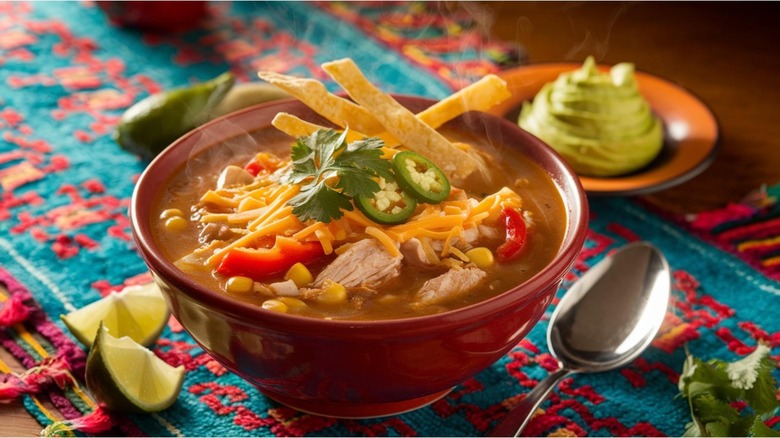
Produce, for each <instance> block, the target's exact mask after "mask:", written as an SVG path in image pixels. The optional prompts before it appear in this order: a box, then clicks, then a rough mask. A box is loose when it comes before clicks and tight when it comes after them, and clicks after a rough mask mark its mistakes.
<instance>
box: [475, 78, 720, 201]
mask: <svg viewBox="0 0 780 438" xmlns="http://www.w3.org/2000/svg"><path fill="white" fill-rule="evenodd" d="M580 66H581V64H576V63H556V64H536V65H528V66H523V67H517V68H515V69H512V70H507V71H505V72H503V73H501V74H500V76H501V77H503V78H504V79H505V80H506V81H507V83H508V86H509V89H510V91H511V92H512V97H510V98H509V99H508V100H507V101H505V102H503V103H502V104H501V105H498V106H496V107H495V108H493V109H492V110H490V111H489V112H491V113H493V114H496V115H499V116H502V117H506V118H508V119H510V120H512V121H513V122H517V116H518V114H519V113H520V106H521V105H522V103H523V102H524V101H527V100H531V99H533V97H534V96H535V95H536V93H537V92H538V91H539V90H540V89H541V88H542V86H543V85H544V84H546V83H547V82H550V81H554V80H555V79H556V78H557V77H558V76H559V75H560V74H561V73H563V72H567V71H571V70H574V69H577V68H579V67H580ZM600 68H602V69H608V68H609V67H608V66H600ZM636 79H637V82H638V83H639V90H640V92H641V93H642V94H643V95H644V96H645V98H646V99H647V101H648V102H649V103H650V106H651V108H652V109H653V111H654V112H655V113H656V114H657V115H658V116H659V117H660V118H661V119H662V120H663V123H664V131H665V136H664V137H665V138H664V147H663V149H662V151H661V153H660V154H659V156H658V157H657V158H656V159H655V160H653V162H651V163H650V164H648V165H647V167H645V168H643V169H641V170H638V171H636V172H633V173H631V174H628V175H624V176H617V177H609V178H597V177H589V176H580V181H581V182H582V186H583V187H584V188H585V190H586V191H587V192H588V194H590V195H638V194H647V193H651V192H656V191H660V190H663V189H667V188H669V187H672V186H674V185H677V184H681V183H683V182H685V181H688V180H689V179H691V178H693V177H694V176H696V175H698V174H699V173H701V172H702V171H703V170H704V169H706V168H707V166H709V165H710V164H711V163H712V161H713V160H714V159H715V155H716V154H717V151H718V149H719V147H720V141H719V139H720V135H719V128H718V122H717V120H716V119H715V116H714V114H713V113H712V111H711V110H710V109H709V108H708V107H707V105H705V104H704V103H703V102H702V101H701V100H699V99H698V98H697V97H695V96H693V95H692V94H691V93H689V92H688V91H686V90H685V89H683V88H682V87H680V86H678V85H675V84H672V83H671V82H669V81H666V80H664V79H661V78H659V77H657V76H653V75H651V74H648V73H643V72H641V71H637V72H636Z"/></svg>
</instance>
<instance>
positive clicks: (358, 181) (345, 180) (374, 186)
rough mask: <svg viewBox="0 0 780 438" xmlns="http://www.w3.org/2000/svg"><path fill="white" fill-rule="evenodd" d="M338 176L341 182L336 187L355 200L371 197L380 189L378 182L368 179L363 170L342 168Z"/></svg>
mask: <svg viewBox="0 0 780 438" xmlns="http://www.w3.org/2000/svg"><path fill="white" fill-rule="evenodd" d="M338 174H339V181H338V182H337V183H336V186H335V187H336V188H339V189H342V191H343V193H344V194H346V195H349V196H351V197H353V198H356V197H358V196H367V197H370V196H372V195H373V194H374V193H376V192H378V191H379V189H380V187H379V184H378V183H377V182H376V181H374V180H373V179H371V178H366V176H365V175H366V173H365V171H363V170H359V169H351V168H341V169H340V170H339V172H338Z"/></svg>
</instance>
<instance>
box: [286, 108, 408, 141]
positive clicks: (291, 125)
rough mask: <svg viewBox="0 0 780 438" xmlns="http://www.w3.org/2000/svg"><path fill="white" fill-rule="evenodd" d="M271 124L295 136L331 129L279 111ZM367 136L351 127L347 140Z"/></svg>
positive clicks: (381, 135) (380, 136)
mask: <svg viewBox="0 0 780 438" xmlns="http://www.w3.org/2000/svg"><path fill="white" fill-rule="evenodd" d="M271 124H272V125H274V127H275V128H276V129H278V130H280V131H282V132H284V133H285V134H287V135H289V136H290V137H293V138H298V137H306V136H309V135H312V134H314V132H315V131H317V130H318V129H331V128H327V127H325V126H320V125H317V124H316V123H311V122H307V121H306V120H302V119H300V118H298V117H296V116H294V115H292V114H290V113H278V114H277V115H276V116H274V119H273V120H272V121H271ZM366 137H367V136H366V135H365V134H363V133H361V132H358V131H356V130H354V129H350V130H349V132H347V139H346V140H347V142H349V143H351V142H353V141H357V140H363V139H364V138H366ZM374 137H378V138H380V139H381V140H383V141H384V142H385V143H387V142H388V141H395V139H394V138H392V137H390V136H389V135H384V134H380V135H375V136H374Z"/></svg>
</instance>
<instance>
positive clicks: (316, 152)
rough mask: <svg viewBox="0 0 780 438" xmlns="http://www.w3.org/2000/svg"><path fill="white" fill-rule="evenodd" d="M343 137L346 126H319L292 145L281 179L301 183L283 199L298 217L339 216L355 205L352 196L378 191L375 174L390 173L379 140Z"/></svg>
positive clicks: (323, 219) (324, 218) (326, 219)
mask: <svg viewBox="0 0 780 438" xmlns="http://www.w3.org/2000/svg"><path fill="white" fill-rule="evenodd" d="M346 137H347V130H344V132H342V133H339V132H336V131H334V130H332V129H328V130H325V129H319V130H317V131H316V132H314V133H313V134H312V135H310V136H308V137H300V138H298V139H297V140H296V142H295V144H294V145H293V147H292V160H293V166H292V170H291V171H290V173H288V174H287V175H286V176H285V178H284V182H286V183H290V184H299V185H300V186H301V191H300V192H299V193H298V194H297V195H295V196H294V197H293V198H292V199H290V200H289V201H288V202H287V203H288V204H289V205H291V206H292V207H293V214H294V215H296V216H298V219H300V220H301V221H306V220H308V219H314V220H317V221H320V222H325V223H328V222H330V221H331V220H335V219H339V218H341V217H342V216H343V215H344V213H343V211H342V210H347V211H352V210H353V209H354V208H355V207H354V204H353V203H352V198H354V197H357V196H366V197H371V196H373V195H374V194H375V193H376V192H378V191H379V189H380V188H379V184H378V183H377V182H376V181H375V178H377V177H384V178H389V177H391V173H390V169H391V163H390V161H388V160H385V159H383V158H382V151H381V148H382V146H384V142H383V141H382V140H380V139H378V138H373V137H372V138H366V139H363V140H358V141H354V142H352V143H347V142H346Z"/></svg>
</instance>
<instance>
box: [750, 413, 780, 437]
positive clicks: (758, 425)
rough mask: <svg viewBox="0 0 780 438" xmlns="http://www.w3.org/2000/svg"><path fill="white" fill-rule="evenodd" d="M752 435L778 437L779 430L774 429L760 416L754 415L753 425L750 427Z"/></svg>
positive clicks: (779, 435)
mask: <svg viewBox="0 0 780 438" xmlns="http://www.w3.org/2000/svg"><path fill="white" fill-rule="evenodd" d="M750 434H751V435H752V436H765V437H780V431H776V430H774V429H772V428H770V427H769V426H767V425H766V423H764V421H763V420H762V419H761V417H756V419H755V421H754V422H753V426H752V427H751V428H750Z"/></svg>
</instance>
